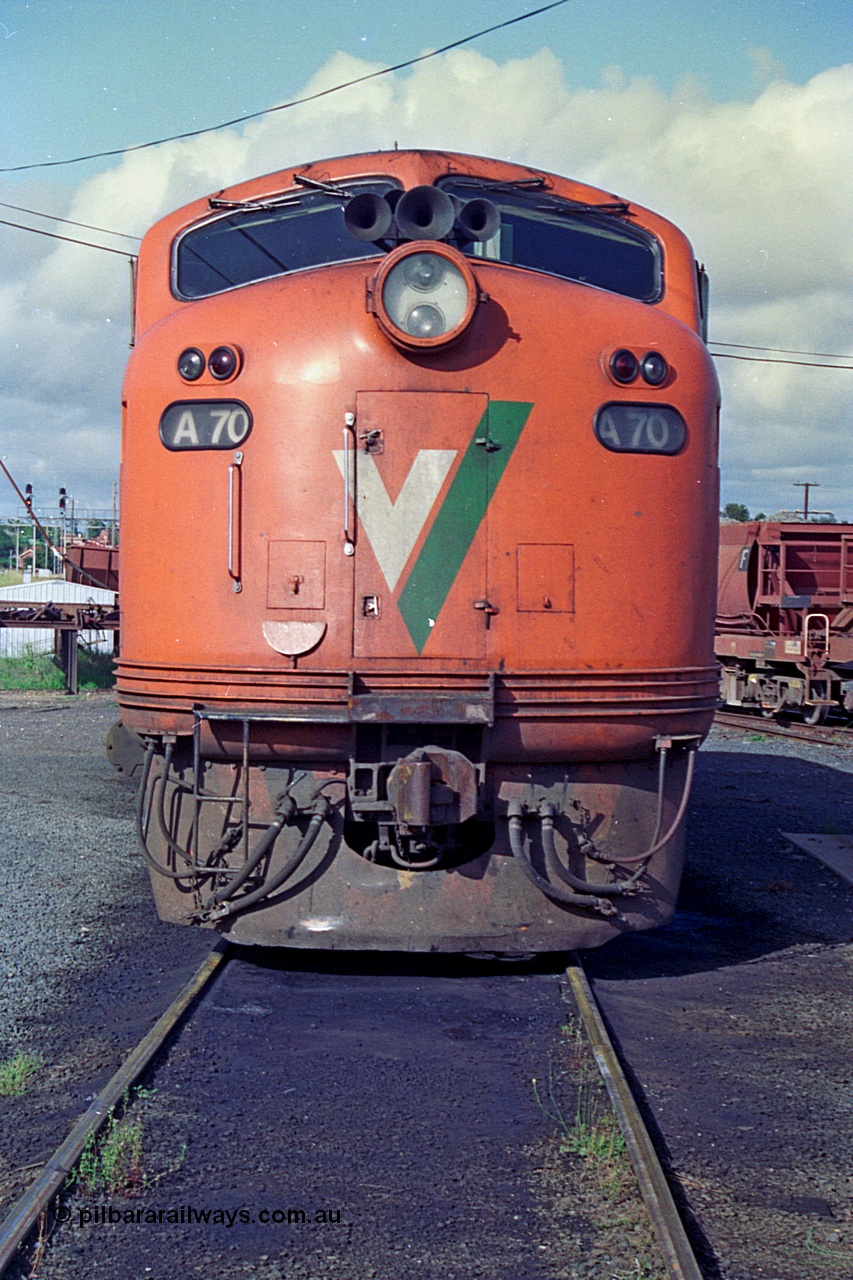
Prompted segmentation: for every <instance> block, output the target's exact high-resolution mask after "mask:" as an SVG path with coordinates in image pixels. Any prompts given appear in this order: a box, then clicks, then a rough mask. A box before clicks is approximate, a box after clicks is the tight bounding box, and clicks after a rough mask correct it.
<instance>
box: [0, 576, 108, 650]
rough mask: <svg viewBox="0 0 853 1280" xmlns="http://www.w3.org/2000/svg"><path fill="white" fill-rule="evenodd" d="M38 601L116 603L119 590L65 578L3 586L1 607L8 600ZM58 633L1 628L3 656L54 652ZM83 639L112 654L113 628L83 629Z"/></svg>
mask: <svg viewBox="0 0 853 1280" xmlns="http://www.w3.org/2000/svg"><path fill="white" fill-rule="evenodd" d="M16 600H28V601H29V600H38V601H39V603H41V602H42V601H44V602H45V603H52V604H86V603H87V602H91V603H92V604H106V605H110V606H112V607H114V606H115V603H116V593H115V592H114V591H105V590H104V588H103V587H92V586H89V585H88V583H84V582H66V581H65V579H64V578H36V579H35V580H34V581H33V582H24V583H22V584H21V585H20V586H18V587H0V608H2V607H3V605H4V604H5V603H6V602H7V601H8V602H9V603H11V604H14V602H15V601H16ZM53 637H54V633H53V631H52V630H51V629H50V628H49V627H33V628H32V629H30V628H29V627H0V658H20V657H23V656H24V655H25V654H28V653H53ZM80 639H81V640H82V641H83V643H84V644H86V645H88V646H89V647H90V648H93V649H97V650H98V651H99V652H101V653H112V649H113V632H112V631H81V632H80Z"/></svg>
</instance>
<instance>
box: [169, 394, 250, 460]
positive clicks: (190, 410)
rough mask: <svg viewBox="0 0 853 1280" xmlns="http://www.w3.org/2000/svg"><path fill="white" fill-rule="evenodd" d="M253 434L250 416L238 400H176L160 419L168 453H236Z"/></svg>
mask: <svg viewBox="0 0 853 1280" xmlns="http://www.w3.org/2000/svg"><path fill="white" fill-rule="evenodd" d="M251 430H252V415H251V413H250V412H249V410H248V408H247V407H246V405H244V404H241V402H240V401H239V400H179V401H178V402H177V403H176V404H170V405H169V407H168V409H167V410H166V411H165V413H164V414H163V416H162V418H161V419H160V439H161V440H162V441H163V444H164V445H165V446H166V448H167V449H173V450H183V449H236V448H237V447H238V445H242V444H243V442H244V441H245V440H246V439H247V438H248V435H249V432H250V431H251Z"/></svg>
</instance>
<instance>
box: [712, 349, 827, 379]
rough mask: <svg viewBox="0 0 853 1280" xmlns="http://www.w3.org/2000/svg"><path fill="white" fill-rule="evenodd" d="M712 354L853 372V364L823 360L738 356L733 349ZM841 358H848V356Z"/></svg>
mask: <svg viewBox="0 0 853 1280" xmlns="http://www.w3.org/2000/svg"><path fill="white" fill-rule="evenodd" d="M760 349H761V348H759V350H760ZM711 355H712V356H713V357H714V359H715V360H747V361H749V362H751V363H752V364H792V365H796V367H797V368H798V369H847V370H848V371H849V372H851V373H853V364H828V363H827V362H825V361H821V360H780V359H779V358H778V356H736V355H735V354H734V353H733V352H731V351H712V352H711ZM840 358H841V359H842V360H846V359H847V357H846V356H841V357H840Z"/></svg>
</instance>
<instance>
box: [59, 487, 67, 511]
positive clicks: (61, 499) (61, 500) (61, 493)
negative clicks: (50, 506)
mask: <svg viewBox="0 0 853 1280" xmlns="http://www.w3.org/2000/svg"><path fill="white" fill-rule="evenodd" d="M65 496H66V494H65V490H64V489H60V490H59V510H60V511H64V510H65Z"/></svg>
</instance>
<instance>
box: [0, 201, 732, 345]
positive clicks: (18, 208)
mask: <svg viewBox="0 0 853 1280" xmlns="http://www.w3.org/2000/svg"><path fill="white" fill-rule="evenodd" d="M0 209H14V211H15V213H30V214H32V216H33V217H34V218H50V220H51V222H64V223H65V224H66V226H69V227H83V228H84V229H85V230H86V231H103V233H104V235H107V236H121V237H122V239H124V240H140V239H141V238H142V237H141V236H131V235H128V234H127V232H126V231H111V230H110V228H109V227H96V226H93V224H92V223H91V222H75V221H74V219H73V218H60V216H59V214H58V213H42V211H41V210H40V209H25V208H24V206H23V205H20V204H6V202H5V201H4V200H0ZM13 225H14V226H18V225H20V224H19V223H14V224H13ZM723 346H725V343H723Z"/></svg>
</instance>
